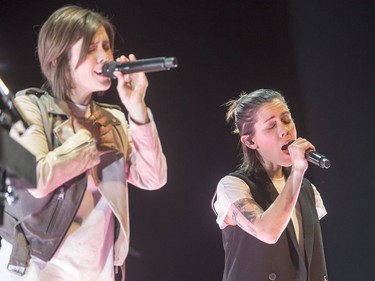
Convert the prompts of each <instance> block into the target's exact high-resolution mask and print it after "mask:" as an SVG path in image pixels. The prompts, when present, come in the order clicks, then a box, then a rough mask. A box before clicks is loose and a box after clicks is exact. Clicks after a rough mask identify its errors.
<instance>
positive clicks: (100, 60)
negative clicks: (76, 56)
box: [96, 56, 109, 64]
mask: <svg viewBox="0 0 375 281" xmlns="http://www.w3.org/2000/svg"><path fill="white" fill-rule="evenodd" d="M108 60H109V59H108V57H107V56H101V57H99V58H98V59H97V60H96V62H97V63H98V64H100V63H105V62H107V61H108Z"/></svg>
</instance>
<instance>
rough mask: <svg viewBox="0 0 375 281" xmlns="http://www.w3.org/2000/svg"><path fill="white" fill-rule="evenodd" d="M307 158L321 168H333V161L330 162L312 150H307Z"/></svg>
mask: <svg viewBox="0 0 375 281" xmlns="http://www.w3.org/2000/svg"><path fill="white" fill-rule="evenodd" d="M305 157H306V159H307V161H309V162H310V163H313V164H315V165H317V166H319V167H320V168H325V169H328V168H329V167H331V161H329V160H328V159H327V158H326V157H325V156H324V155H322V154H320V153H318V152H316V151H314V150H312V149H308V150H306V152H305Z"/></svg>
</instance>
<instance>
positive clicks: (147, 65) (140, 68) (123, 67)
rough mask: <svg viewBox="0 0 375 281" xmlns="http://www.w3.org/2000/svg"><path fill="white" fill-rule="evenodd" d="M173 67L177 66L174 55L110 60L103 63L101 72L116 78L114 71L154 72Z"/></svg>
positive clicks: (127, 72) (128, 72)
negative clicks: (118, 60)
mask: <svg viewBox="0 0 375 281" xmlns="http://www.w3.org/2000/svg"><path fill="white" fill-rule="evenodd" d="M175 67H177V59H176V58H174V57H169V58H166V57H158V58H151V59H141V60H136V61H130V62H125V63H118V62H115V61H112V62H110V63H106V64H104V65H103V68H102V74H103V75H104V76H107V77H110V78H112V79H116V76H114V75H113V72H114V71H121V72H122V73H124V74H130V73H135V72H156V71H162V70H169V69H171V68H175Z"/></svg>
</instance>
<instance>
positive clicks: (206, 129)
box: [0, 0, 375, 281]
mask: <svg viewBox="0 0 375 281" xmlns="http://www.w3.org/2000/svg"><path fill="white" fill-rule="evenodd" d="M0 3H1V5H0V42H1V43H0V77H1V78H2V79H3V81H4V82H5V83H6V85H7V86H8V88H10V89H11V90H12V91H13V92H16V91H18V90H21V89H23V88H26V87H31V86H40V85H41V81H42V80H41V75H40V70H39V66H38V61H37V59H36V55H35V47H36V42H37V35H36V32H37V30H38V26H40V25H41V24H42V23H43V22H44V21H45V20H46V19H47V17H48V16H49V15H50V14H51V13H52V12H53V11H54V10H56V9H57V8H59V7H60V6H62V5H63V4H71V3H74V4H81V5H83V6H85V7H88V8H94V9H98V10H100V11H102V12H104V13H105V14H107V15H108V16H109V17H111V18H112V21H113V23H114V24H115V25H116V26H117V29H118V32H119V34H120V36H118V37H117V43H118V44H117V46H116V48H117V50H118V51H119V52H118V53H119V54H126V55H127V54H129V53H134V54H136V56H137V57H138V58H148V57H158V56H175V57H177V59H178V61H179V66H178V68H177V69H172V70H170V71H168V72H158V73H150V74H148V79H149V82H150V86H149V89H148V93H147V97H146V101H147V104H148V105H149V106H150V108H151V109H152V111H153V114H154V117H155V119H156V122H157V125H158V129H159V134H160V138H161V141H162V144H163V147H164V152H165V154H166V156H167V160H168V166H169V173H168V174H169V180H168V183H167V185H166V186H165V187H164V188H163V189H161V190H159V191H156V192H147V191H142V190H139V189H136V188H133V187H131V188H130V189H131V190H130V208H131V247H132V251H131V252H130V256H129V257H128V260H127V263H128V264H127V280H129V281H159V280H160V281H166V280H171V281H192V280H194V281H207V280H210V281H211V280H212V281H216V280H220V279H221V275H222V270H223V262H224V260H223V250H222V244H221V233H220V230H219V228H218V226H217V225H216V222H215V215H214V214H213V212H212V210H211V206H210V204H211V198H212V196H213V194H214V191H215V188H216V184H217V182H218V181H219V179H220V178H221V177H222V176H224V175H226V174H227V173H228V172H230V171H232V170H234V169H235V168H236V166H237V164H238V163H239V161H240V158H239V157H238V154H239V145H238V139H237V137H236V136H234V135H232V134H231V133H230V130H231V126H230V125H228V124H226V123H225V121H224V116H225V111H226V110H225V107H224V106H223V104H224V103H225V102H226V101H228V100H229V99H231V98H234V97H237V96H238V94H239V93H240V92H241V91H242V90H246V91H252V90H255V89H257V88H272V89H276V90H280V91H281V92H282V93H284V95H285V96H286V98H287V100H288V101H289V105H290V107H291V110H292V112H293V114H294V118H295V121H296V123H297V128H298V131H299V135H300V136H303V137H306V138H308V139H309V140H310V141H311V142H312V143H313V144H314V145H315V146H316V147H317V150H318V151H320V152H322V153H323V154H325V155H326V156H327V157H328V158H329V159H330V160H331V162H332V167H331V168H330V169H328V170H321V169H319V168H318V167H316V166H311V167H310V168H309V170H308V174H307V175H308V177H309V178H310V179H311V180H312V181H313V182H314V184H315V185H316V186H317V188H318V190H319V191H320V193H321V195H322V197H323V199H324V202H325V206H326V208H327V210H328V215H327V216H326V217H325V218H324V219H323V220H322V228H323V235H324V240H325V247H326V257H327V264H328V270H329V275H330V280H331V281H353V280H371V279H372V278H373V277H371V276H373V266H374V260H375V254H374V252H375V245H374V244H375V243H374V241H375V239H374V234H373V228H374V226H373V225H374V214H375V207H374V205H375V204H373V197H374V191H373V189H374V183H373V182H374V181H373V177H372V176H371V173H372V172H374V162H373V158H374V152H375V151H374V145H373V143H372V139H373V137H374V121H375V118H374V112H373V109H372V107H373V103H374V98H373V90H374V81H375V77H374V68H375V54H374V47H375V39H374V30H375V17H374V12H375V2H374V1H371V0H369V1H364V0H353V1H327V0H326V1H321V0H315V1H298V0H295V1H267V0H247V1H245V0H242V1H228V0H227V1H221V0H215V1H214V0H199V1H194V0H186V1H182V0H180V1H172V0H163V1H156V0H155V1H153V0H148V1H145V0H130V1H127V0H123V1H110V0H107V1H80V2H69V1H4V0H2V1H0ZM104 99H105V100H106V101H109V102H112V103H117V104H119V101H118V99H117V97H116V93H115V91H114V90H113V89H112V90H111V91H110V92H109V93H107V95H106V96H105V97H104Z"/></svg>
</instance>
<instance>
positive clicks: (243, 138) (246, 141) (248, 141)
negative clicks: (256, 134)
mask: <svg viewBox="0 0 375 281" xmlns="http://www.w3.org/2000/svg"><path fill="white" fill-rule="evenodd" d="M241 142H242V143H243V144H244V145H246V146H247V147H248V148H251V149H256V148H257V145H256V144H255V143H254V142H253V141H252V140H251V138H250V137H249V136H241Z"/></svg>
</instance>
